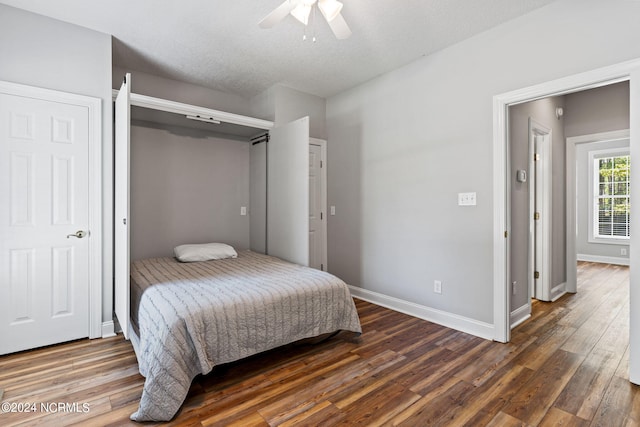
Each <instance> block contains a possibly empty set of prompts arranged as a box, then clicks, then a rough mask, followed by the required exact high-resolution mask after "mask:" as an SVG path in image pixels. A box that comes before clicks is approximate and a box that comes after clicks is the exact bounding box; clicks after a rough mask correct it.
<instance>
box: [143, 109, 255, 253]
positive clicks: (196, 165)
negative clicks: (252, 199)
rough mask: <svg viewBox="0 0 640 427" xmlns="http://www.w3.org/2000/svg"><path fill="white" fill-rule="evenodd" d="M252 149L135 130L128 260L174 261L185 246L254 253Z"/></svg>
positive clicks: (147, 126) (161, 130)
mask: <svg viewBox="0 0 640 427" xmlns="http://www.w3.org/2000/svg"><path fill="white" fill-rule="evenodd" d="M249 147H250V144H249V143H246V142H239V141H233V140H226V139H221V138H214V137H211V136H209V135H208V134H207V133H206V132H205V131H200V130H195V129H187V128H179V127H162V126H158V125H156V124H152V123H147V122H134V126H132V127H131V224H132V225H131V258H132V259H133V260H135V259H141V258H148V257H158V256H173V248H174V247H175V246H177V245H180V244H186V243H208V242H222V243H228V244H230V245H232V246H234V247H235V248H236V249H247V248H249V216H248V215H247V216H241V215H240V207H241V206H246V207H248V206H249Z"/></svg>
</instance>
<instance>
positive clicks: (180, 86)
mask: <svg viewBox="0 0 640 427" xmlns="http://www.w3.org/2000/svg"><path fill="white" fill-rule="evenodd" d="M128 72H130V73H131V81H132V82H133V84H132V86H131V92H133V93H137V94H141V95H147V96H153V97H155V98H162V99H168V100H171V101H176V102H183V103H185V104H191V105H197V106H199V107H207V108H211V109H214V110H220V111H225V112H228V113H234V114H242V115H251V104H250V102H249V100H247V99H245V98H243V97H241V96H238V95H234V94H230V93H225V92H221V91H218V90H214V89H209V88H206V87H202V86H197V85H193V84H190V83H185V82H180V81H177V80H171V79H167V78H164V77H159V76H154V75H153V74H147V73H143V72H141V71H136V70H129V69H124V68H121V67H118V66H114V67H113V88H114V89H120V86H121V85H122V79H123V78H124V75H125V74H126V73H128ZM258 118H264V117H258ZM267 120H268V119H267Z"/></svg>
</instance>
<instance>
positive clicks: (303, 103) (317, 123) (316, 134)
mask: <svg viewBox="0 0 640 427" xmlns="http://www.w3.org/2000/svg"><path fill="white" fill-rule="evenodd" d="M251 110H252V112H253V114H254V115H255V116H257V117H264V118H265V119H267V120H273V121H274V122H275V125H276V126H280V125H284V124H287V123H289V122H293V121H295V120H298V119H301V118H302V117H309V136H310V137H311V138H318V139H327V130H326V128H327V123H326V121H327V118H326V111H327V102H326V100H325V99H324V98H321V97H319V96H316V95H310V94H308V93H304V92H300V91H298V90H295V89H291V88H288V87H286V86H283V85H275V86H272V87H270V88H269V89H268V90H266V91H264V92H263V93H261V94H260V95H257V96H255V97H253V98H252V99H251Z"/></svg>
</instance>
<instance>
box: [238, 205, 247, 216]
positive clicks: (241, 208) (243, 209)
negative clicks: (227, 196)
mask: <svg viewBox="0 0 640 427" xmlns="http://www.w3.org/2000/svg"><path fill="white" fill-rule="evenodd" d="M246 214H247V207H246V206H240V215H242V216H245V215H246Z"/></svg>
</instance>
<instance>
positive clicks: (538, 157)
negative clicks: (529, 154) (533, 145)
mask: <svg viewBox="0 0 640 427" xmlns="http://www.w3.org/2000/svg"><path fill="white" fill-rule="evenodd" d="M538 160H540V154H538V153H536V154H534V155H533V161H534V162H537V161H538Z"/></svg>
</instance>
